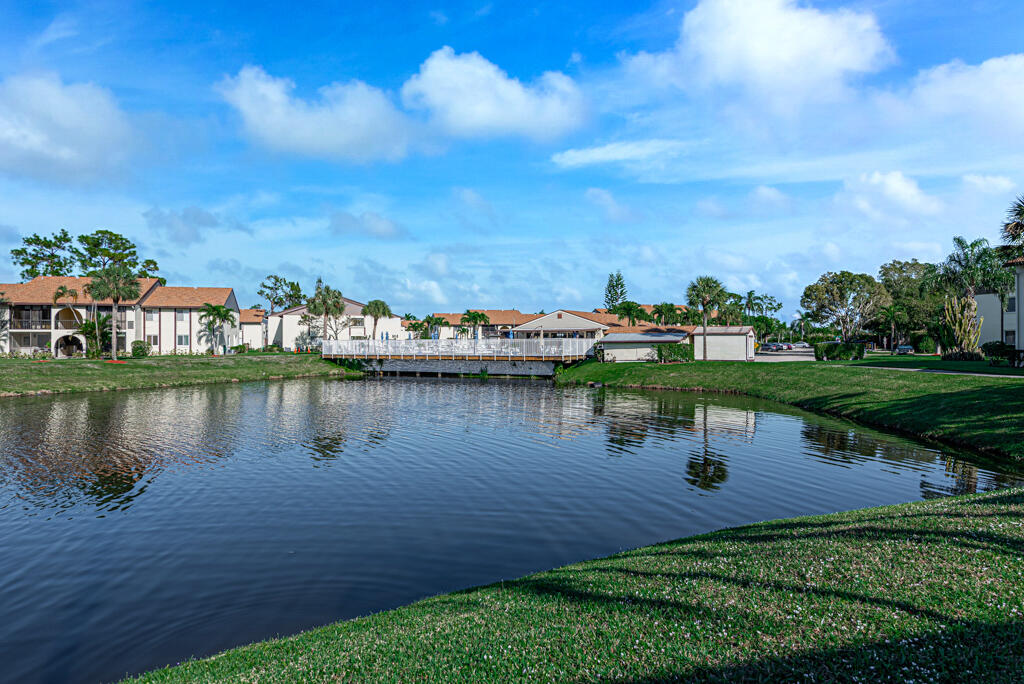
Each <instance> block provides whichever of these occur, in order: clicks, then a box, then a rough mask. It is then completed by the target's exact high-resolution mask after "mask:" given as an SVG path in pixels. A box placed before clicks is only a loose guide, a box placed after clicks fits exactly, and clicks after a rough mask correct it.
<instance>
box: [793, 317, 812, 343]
mask: <svg viewBox="0 0 1024 684" xmlns="http://www.w3.org/2000/svg"><path fill="white" fill-rule="evenodd" d="M793 322H794V323H795V324H796V325H797V327H798V329H799V330H800V337H803V338H805V339H806V337H807V328H808V327H809V326H810V325H811V317H810V316H808V315H807V312H806V311H797V312H796V316H795V317H794V318H793Z"/></svg>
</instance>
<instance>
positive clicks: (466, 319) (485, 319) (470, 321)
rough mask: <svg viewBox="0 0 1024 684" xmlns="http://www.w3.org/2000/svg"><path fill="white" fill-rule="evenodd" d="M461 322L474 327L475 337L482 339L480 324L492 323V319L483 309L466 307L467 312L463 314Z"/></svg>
mask: <svg viewBox="0 0 1024 684" xmlns="http://www.w3.org/2000/svg"><path fill="white" fill-rule="evenodd" d="M459 323H461V324H462V325H467V326H470V327H471V328H473V337H475V338H476V339H480V326H481V325H490V323H491V319H490V317H489V316H488V315H487V314H485V313H484V312H483V311H473V310H472V309H466V313H464V314H462V318H461V319H460V320H459Z"/></svg>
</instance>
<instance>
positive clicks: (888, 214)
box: [837, 171, 943, 221]
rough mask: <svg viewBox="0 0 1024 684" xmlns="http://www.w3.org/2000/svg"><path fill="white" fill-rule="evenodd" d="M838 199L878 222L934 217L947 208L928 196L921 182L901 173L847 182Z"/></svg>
mask: <svg viewBox="0 0 1024 684" xmlns="http://www.w3.org/2000/svg"><path fill="white" fill-rule="evenodd" d="M837 199H838V200H839V201H840V202H841V203H845V204H849V205H850V206H852V207H853V208H854V209H856V210H858V211H860V212H861V213H862V214H864V215H865V216H867V217H868V218H870V219H872V220H875V221H884V220H893V219H895V220H898V219H901V218H905V217H906V216H908V215H910V216H934V215H936V214H938V213H939V212H941V211H942V208H943V204H942V201H941V200H939V199H938V198H937V197H933V196H932V195H928V194H927V193H925V192H924V191H923V190H921V187H920V186H919V185H918V184H917V181H915V180H914V179H912V178H908V177H907V176H905V175H903V173H902V172H900V171H890V172H888V173H881V172H879V171H875V172H874V173H870V174H867V173H865V174H861V176H860V177H859V178H857V179H856V180H851V181H846V182H845V183H844V186H843V190H842V192H840V194H839V196H838V197H837Z"/></svg>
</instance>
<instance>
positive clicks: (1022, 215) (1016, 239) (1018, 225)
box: [1003, 195, 1024, 245]
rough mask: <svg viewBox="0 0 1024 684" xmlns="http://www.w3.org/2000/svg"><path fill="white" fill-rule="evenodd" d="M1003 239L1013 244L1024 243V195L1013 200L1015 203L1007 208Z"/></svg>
mask: <svg viewBox="0 0 1024 684" xmlns="http://www.w3.org/2000/svg"><path fill="white" fill-rule="evenodd" d="M1003 239H1004V240H1006V242H1007V243H1009V244H1011V245H1024V195H1020V196H1019V197H1018V198H1017V199H1015V200H1013V204H1011V205H1010V208H1009V209H1007V210H1006V223H1004V224H1003Z"/></svg>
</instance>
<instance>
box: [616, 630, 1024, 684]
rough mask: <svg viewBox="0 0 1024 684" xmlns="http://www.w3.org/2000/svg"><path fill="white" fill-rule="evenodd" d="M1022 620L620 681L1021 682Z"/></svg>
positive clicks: (1023, 667) (650, 683) (1023, 664)
mask: <svg viewBox="0 0 1024 684" xmlns="http://www.w3.org/2000/svg"><path fill="white" fill-rule="evenodd" d="M1022 673H1024V623H1022V622H1007V623H1002V624H991V623H985V622H977V623H970V624H967V625H963V626H957V627H953V628H950V629H947V630H942V631H939V632H928V633H924V634H918V635H917V636H915V637H913V638H910V639H903V640H900V641H893V642H885V641H882V642H870V643H866V644H862V645H859V646H855V647H852V648H841V649H822V650H814V651H810V652H807V653H802V654H799V655H794V656H787V657H773V658H763V659H759V660H754V661H751V662H745V663H737V664H734V665H727V666H724V667H696V668H685V669H683V668H680V669H679V670H676V669H674V668H673V669H663V670H661V671H658V672H655V673H653V674H652V675H650V676H646V677H639V678H630V679H618V680H612V681H618V682H621V683H622V684H626V683H627V682H630V683H633V684H654V683H655V682H677V681H684V680H685V681H698V682H768V681H801V682H865V681H867V682H876V681H894V682H903V681H906V682H909V681H918V682H959V681H963V682H1020V681H1021V678H1022Z"/></svg>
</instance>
